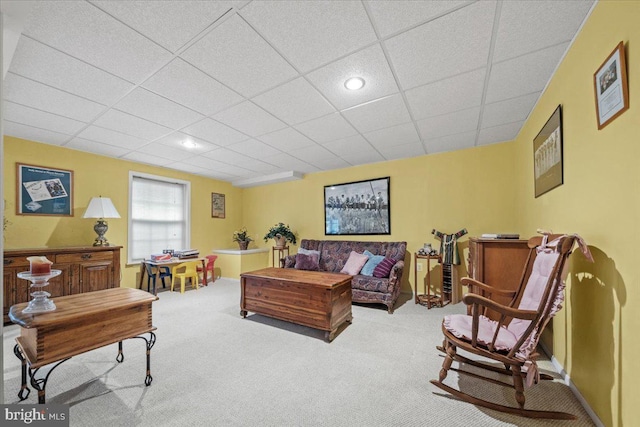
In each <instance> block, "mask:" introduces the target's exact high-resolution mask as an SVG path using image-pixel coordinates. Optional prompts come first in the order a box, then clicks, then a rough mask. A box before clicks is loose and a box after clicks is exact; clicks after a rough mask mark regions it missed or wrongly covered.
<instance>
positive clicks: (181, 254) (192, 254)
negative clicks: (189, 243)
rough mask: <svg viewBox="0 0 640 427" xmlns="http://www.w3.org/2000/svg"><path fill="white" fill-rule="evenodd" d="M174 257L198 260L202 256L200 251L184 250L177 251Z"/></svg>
mask: <svg viewBox="0 0 640 427" xmlns="http://www.w3.org/2000/svg"><path fill="white" fill-rule="evenodd" d="M173 256H175V257H177V258H178V259H185V258H198V257H199V256H200V251H199V250H197V249H182V250H180V251H175V252H174V253H173Z"/></svg>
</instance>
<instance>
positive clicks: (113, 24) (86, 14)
mask: <svg viewBox="0 0 640 427" xmlns="http://www.w3.org/2000/svg"><path fill="white" fill-rule="evenodd" d="M34 3H35V4H34V7H33V8H32V10H31V17H30V19H29V20H28V21H27V23H26V24H25V28H24V31H23V32H24V34H25V35H27V36H29V37H31V38H33V39H35V40H38V41H41V42H42V43H44V44H47V45H49V46H51V47H53V48H56V49H58V50H60V51H63V52H67V53H68V54H69V55H71V56H73V57H75V58H78V59H80V60H82V61H84V62H87V63H89V64H91V65H93V66H95V67H98V68H100V69H102V70H105V71H108V72H110V73H112V74H114V75H116V76H119V77H122V78H124V79H126V80H128V81H130V82H133V83H140V82H141V81H142V80H144V79H145V78H146V77H148V76H149V75H151V73H153V72H154V71H155V70H157V69H158V68H160V67H161V66H162V64H165V63H166V62H168V61H169V59H170V58H171V54H170V53H169V52H168V51H167V50H165V49H163V48H161V47H160V46H158V45H157V44H156V43H154V42H152V41H151V40H149V39H148V38H146V37H144V36H142V35H141V34H139V33H137V32H136V31H134V30H132V29H131V28H129V27H128V26H126V25H124V24H123V23H122V22H120V21H118V20H116V19H115V18H113V17H112V16H110V15H108V14H106V13H104V12H102V11H101V10H100V9H98V8H97V7H95V6H94V5H92V4H91V3H87V2H83V1H39V2H34Z"/></svg>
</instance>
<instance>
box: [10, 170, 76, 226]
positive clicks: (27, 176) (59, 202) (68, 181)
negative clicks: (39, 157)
mask: <svg viewBox="0 0 640 427" xmlns="http://www.w3.org/2000/svg"><path fill="white" fill-rule="evenodd" d="M16 169H17V184H18V185H17V188H16V197H17V199H18V200H17V202H16V210H17V212H16V214H17V215H53V216H73V171H70V170H66V169H54V168H48V167H44V166H34V165H25V164H21V163H16Z"/></svg>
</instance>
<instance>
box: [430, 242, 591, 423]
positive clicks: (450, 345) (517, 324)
mask: <svg viewBox="0 0 640 427" xmlns="http://www.w3.org/2000/svg"><path fill="white" fill-rule="evenodd" d="M549 240H550V241H549ZM576 242H577V243H578V244H579V246H580V248H581V250H582V252H583V253H584V255H585V257H587V259H589V260H590V261H593V259H592V258H591V253H590V252H589V249H588V248H587V246H586V244H585V243H584V241H583V240H582V239H581V238H580V237H579V236H577V235H550V234H548V233H545V234H544V236H538V237H532V238H531V239H529V242H528V244H529V248H530V252H529V257H528V259H527V263H526V265H525V268H524V271H523V273H522V277H521V280H520V286H519V288H518V289H517V290H516V291H505V290H499V289H495V288H493V287H491V286H489V285H486V284H484V283H481V282H478V281H476V280H473V279H471V278H468V277H467V278H464V279H462V281H461V282H462V284H463V285H466V286H470V288H471V289H470V293H468V294H467V295H465V296H464V297H463V301H464V303H465V304H466V305H468V306H471V315H466V314H453V315H448V316H445V318H444V320H443V322H442V331H443V333H444V342H443V346H442V347H438V349H439V350H440V351H443V352H444V353H445V354H446V355H445V359H444V362H443V363H442V369H440V375H439V378H438V380H432V381H431V383H432V384H433V385H435V386H437V387H439V388H441V389H442V390H445V391H447V392H448V393H451V394H452V395H454V396H456V397H458V398H460V399H462V400H464V401H466V402H469V403H471V404H474V405H478V406H483V407H486V408H489V409H494V410H498V411H502V412H507V413H511V414H515V415H520V416H524V417H529V418H551V419H565V420H570V419H575V418H576V417H575V416H574V415H572V414H568V413H565V412H554V411H542V410H532V409H524V403H525V397H524V382H525V380H526V383H527V385H532V384H533V383H537V382H538V380H539V379H547V380H548V379H552V377H551V376H549V375H544V374H542V375H540V374H539V373H538V371H537V365H536V358H537V356H538V354H537V353H536V351H535V350H536V346H537V344H538V340H539V339H540V335H541V334H542V331H543V329H544V327H545V326H546V325H547V323H548V322H549V320H551V318H552V317H553V316H554V315H555V313H556V312H558V311H559V310H560V308H562V305H561V304H562V302H563V301H564V287H565V285H564V277H565V272H566V261H567V259H568V257H569V255H570V254H571V250H572V248H573V246H574V244H575V243H576ZM527 272H530V274H529V275H528V277H527ZM474 292H475V293H474ZM480 292H481V293H482V294H483V295H487V294H495V295H498V294H499V295H502V296H508V297H512V300H511V303H510V304H509V305H508V306H505V305H502V304H499V303H497V302H495V301H492V300H491V298H487V297H485V296H483V295H479V293H480ZM487 310H492V312H493V313H497V314H498V316H495V317H497V320H492V319H490V318H488V317H486V314H487ZM492 317H493V316H492ZM458 349H460V350H464V351H466V352H469V353H473V354H475V355H478V356H482V357H485V358H487V359H490V360H492V361H497V362H500V363H501V364H503V365H504V367H505V368H501V367H499V366H494V365H490V364H486V363H483V362H480V361H477V360H471V359H469V358H466V357H464V356H462V355H460V354H458V353H457V350H458ZM454 360H455V361H457V362H459V363H465V364H468V365H472V366H476V367H479V368H484V369H487V370H489V371H492V372H497V373H500V374H505V375H509V376H511V377H512V378H513V383H512V384H511V383H508V382H503V381H498V380H495V379H493V378H488V377H485V376H482V375H478V374H475V373H472V372H469V371H465V370H462V369H453V368H451V364H452V362H453V361H454ZM449 369H452V370H454V371H458V372H460V373H462V374H467V375H471V376H474V377H476V378H480V379H484V380H487V381H489V382H492V383H497V384H500V385H504V386H507V387H513V388H514V389H515V398H516V401H517V403H518V406H519V407H511V406H504V405H500V404H497V403H494V402H490V401H487V400H483V399H480V398H477V397H474V396H471V395H470V394H467V393H464V392H462V391H460V390H456V389H454V388H452V387H450V386H448V385H446V384H444V383H443V381H444V380H445V378H446V377H447V373H448V371H449Z"/></svg>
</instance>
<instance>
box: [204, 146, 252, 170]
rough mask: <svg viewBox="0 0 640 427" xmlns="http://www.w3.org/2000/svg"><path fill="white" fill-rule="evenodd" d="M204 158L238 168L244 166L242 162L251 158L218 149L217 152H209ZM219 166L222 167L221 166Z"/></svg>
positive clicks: (224, 149) (225, 149)
mask: <svg viewBox="0 0 640 427" xmlns="http://www.w3.org/2000/svg"><path fill="white" fill-rule="evenodd" d="M203 156H204V157H206V158H209V159H212V160H215V161H216V162H219V163H225V164H231V165H236V166H242V162H244V161H245V160H247V159H250V158H251V157H248V156H246V155H244V154H240V153H238V152H237V151H232V150H229V149H227V148H218V149H217V150H213V151H208V152H206V153H204V154H203ZM218 166H219V167H221V165H218Z"/></svg>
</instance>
